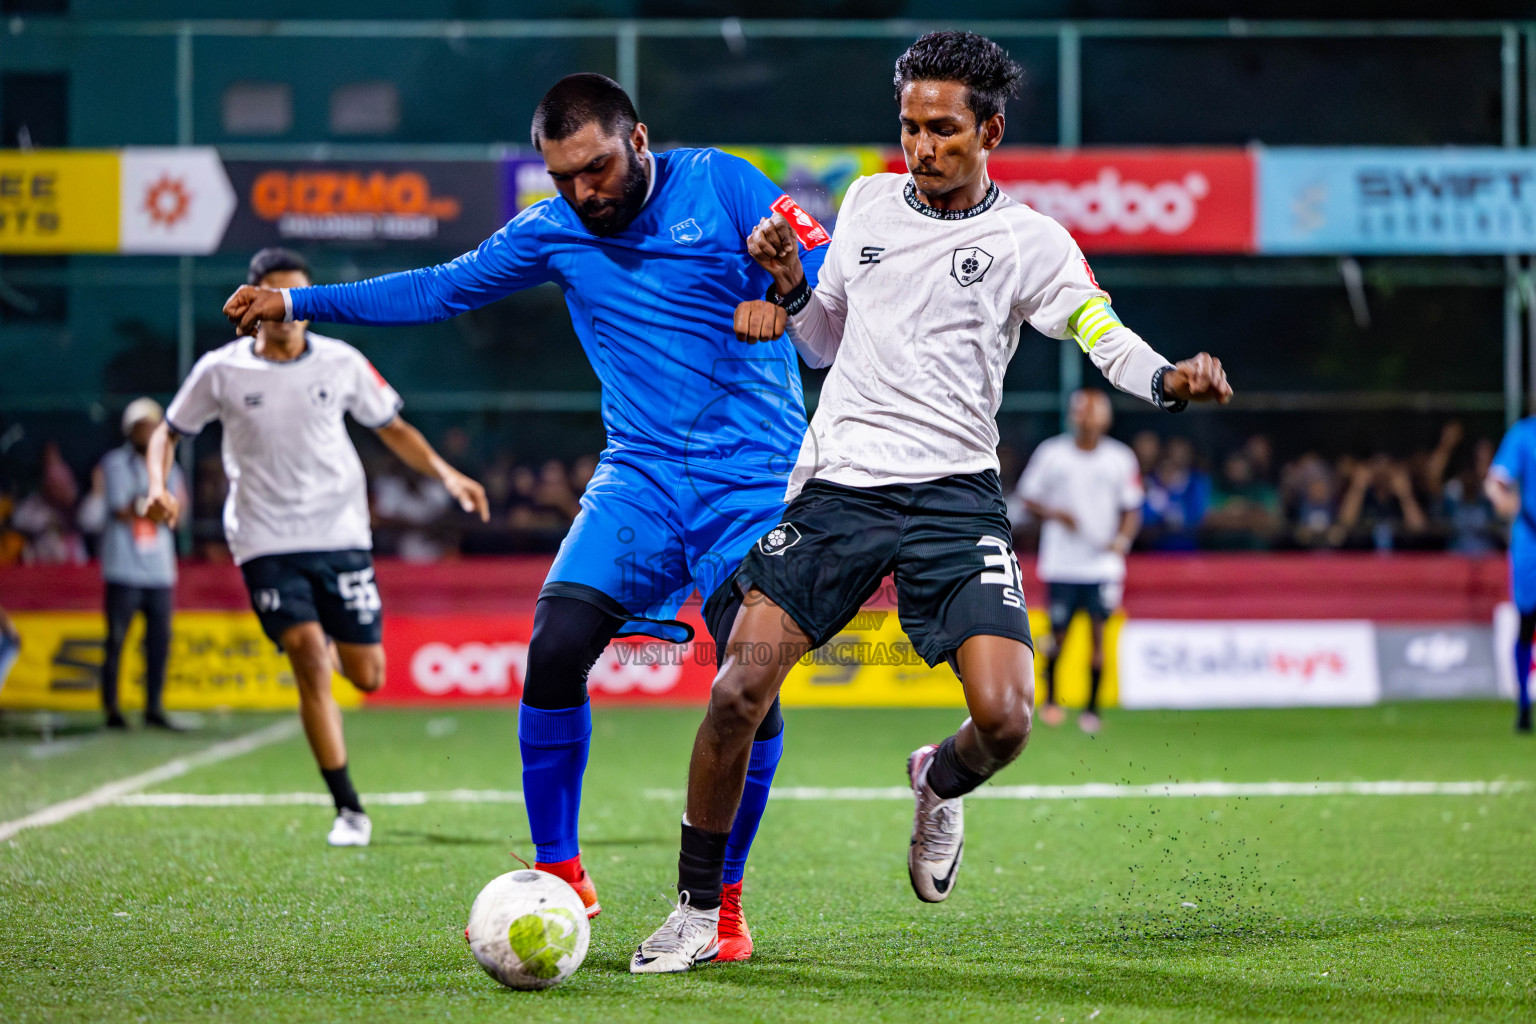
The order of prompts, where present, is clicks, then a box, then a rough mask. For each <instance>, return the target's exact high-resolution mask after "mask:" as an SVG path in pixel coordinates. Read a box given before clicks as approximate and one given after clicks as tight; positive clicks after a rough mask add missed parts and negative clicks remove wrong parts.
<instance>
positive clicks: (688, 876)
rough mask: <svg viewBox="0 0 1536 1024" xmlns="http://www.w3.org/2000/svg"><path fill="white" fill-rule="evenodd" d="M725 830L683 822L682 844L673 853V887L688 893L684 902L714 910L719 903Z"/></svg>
mask: <svg viewBox="0 0 1536 1024" xmlns="http://www.w3.org/2000/svg"><path fill="white" fill-rule="evenodd" d="M729 838H731V834H730V833H729V832H705V831H704V830H703V829H701V828H694V827H693V826H692V825H690V824H688V823H687V822H686V821H685V822H683V846H682V851H681V852H680V853H679V854H678V855H677V891H678V892H679V893H684V892H686V893H687V894H688V905H689V906H692V907H697V908H698V909H699V910H714V909H715V908H716V907H718V906H719V905H720V890H721V888H722V885H723V883H722V881H721V879H722V878H723V876H724V875H725V842H726V840H727V839H729Z"/></svg>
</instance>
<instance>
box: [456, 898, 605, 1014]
mask: <svg viewBox="0 0 1536 1024" xmlns="http://www.w3.org/2000/svg"><path fill="white" fill-rule="evenodd" d="M464 937H465V938H466V939H468V940H469V948H470V950H471V952H473V953H474V954H475V959H476V960H478V961H480V966H481V967H484V968H485V973H487V974H489V975H490V976H491V977H493V978H495V979H496V980H497V981H499V982H501V983H502V984H503V985H505V986H507V987H508V988H515V989H525V990H526V989H541V988H553V987H554V986H555V985H558V984H560V983H561V982H562V981H564V980H565V979H566V978H569V977H570V976H571V975H572V974H574V973H576V968H578V967H580V966H581V962H582V961H583V960H585V959H586V957H587V944H588V943H589V942H590V941H591V939H592V930H591V928H590V927H589V926H588V924H587V909H586V907H585V906H583V905H582V902H581V897H580V896H579V895H577V893H576V890H575V889H572V888H571V887H570V886H569V885H567V884H566V883H565V882H564V881H563V880H562V879H559V878H556V877H555V876H554V875H551V874H549V873H548V872H546V871H533V870H523V871H509V872H507V873H506V874H504V875H501V876H500V877H498V878H493V879H491V882H490V884H489V885H487V886H486V887H485V888H484V889H481V890H480V895H479V896H476V897H475V904H474V906H472V907H470V908H469V925H468V927H466V928H465V929H464Z"/></svg>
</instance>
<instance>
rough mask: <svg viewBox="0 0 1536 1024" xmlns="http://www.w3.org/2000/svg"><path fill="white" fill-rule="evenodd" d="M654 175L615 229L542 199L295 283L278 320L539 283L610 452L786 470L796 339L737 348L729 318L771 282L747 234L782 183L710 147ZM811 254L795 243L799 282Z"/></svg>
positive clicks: (416, 317)
mask: <svg viewBox="0 0 1536 1024" xmlns="http://www.w3.org/2000/svg"><path fill="white" fill-rule="evenodd" d="M653 173H654V180H653V182H652V185H651V191H650V195H649V198H648V199H647V200H646V204H645V206H644V207H643V208H642V210H641V212H640V215H639V216H638V217H637V218H636V219H635V221H634V223H632V224H631V225H630V226H629V227H627V228H626V229H625V230H624V231H622V232H620V233H619V234H617V235H614V236H612V237H609V238H601V237H598V236H596V235H594V234H592V233H591V232H590V231H588V230H587V229H586V228H585V227H583V226H582V223H581V221H580V220H579V219H578V218H577V216H576V212H575V211H574V210H572V209H571V207H570V204H568V203H567V202H566V201H565V200H564V199H562V198H560V197H558V196H556V197H553V198H550V199H546V200H543V201H542V202H538V203H535V204H534V205H533V206H530V207H529V208H528V209H526V210H524V211H523V212H522V213H520V214H518V215H517V217H515V218H514V219H513V220H511V221H510V222H509V223H508V224H507V225H506V227H504V228H502V229H501V230H500V231H498V232H496V234H494V235H492V236H491V237H490V238H488V239H486V240H485V241H484V242H483V243H481V245H480V247H479V248H478V249H475V250H474V251H473V252H467V253H465V254H464V255H462V256H460V257H459V258H458V259H456V260H454V261H452V262H451V263H444V264H441V265H439V266H435V267H426V268H423V269H420V270H411V271H406V272H404V273H399V274H387V275H384V276H382V277H375V278H370V279H369V280H366V281H359V282H356V283H355V284H333V285H318V286H315V287H311V288H295V289H293V290H292V291H291V292H290V293H289V297H290V300H291V302H292V304H293V317H294V319H296V320H321V321H329V322H332V323H354V324H419V323H433V322H436V321H440V320H446V319H448V318H449V317H452V316H457V315H458V314H460V313H463V312H465V311H466V310H470V309H475V308H478V307H480V306H484V305H486V304H487V303H490V302H494V301H495V300H497V299H499V298H502V297H503V296H505V295H508V294H510V293H512V292H515V291H518V290H519V289H523V288H529V287H532V286H533V285H537V284H542V283H544V282H546V281H553V282H554V283H556V284H558V285H559V286H560V288H561V289H562V290H563V291H564V293H565V302H566V305H567V306H568V307H569V308H570V311H571V323H572V324H573V325H574V327H575V328H576V335H577V337H579V338H580V339H581V346H582V348H583V349H585V350H586V353H587V358H588V359H589V360H591V363H592V368H593V369H594V370H595V371H596V372H597V376H598V379H599V380H600V381H601V382H602V409H603V425H604V426H605V427H606V428H607V431H608V445H609V451H610V452H613V451H616V450H620V451H628V452H635V453H639V454H642V455H652V456H661V457H665V458H672V459H680V460H685V461H694V460H697V461H707V462H710V463H713V464H714V468H716V469H725V470H726V471H727V473H728V475H732V476H740V477H744V478H757V477H760V476H762V475H763V474H765V473H767V474H770V475H773V476H779V477H786V476H787V475H788V473H789V469H790V467H791V466H792V465H793V464H794V460H795V457H796V454H797V453H798V451H799V449H800V443H801V440H802V439H803V437H804V435H805V427H806V423H805V405H804V398H803V395H802V393H801V387H800V372H799V363H798V361H797V358H796V355H795V350H794V348H793V346H792V345H791V344H790V342H789V340H788V338H786V337H780V338H778V339H776V340H774V341H772V342H768V343H766V344H757V345H747V344H744V343H742V342H740V341H737V340H736V336H735V333H734V331H733V329H732V319H733V315H734V313H735V309H736V306H737V304H739V303H741V302H743V301H746V300H749V299H761V298H763V296H764V294H765V293H766V292H767V289H768V286H769V284H771V283H772V279H771V277H770V276H769V275H768V273H767V272H766V271H764V270H763V269H762V268H761V267H759V266H758V265H757V263H756V262H755V261H754V260H753V259H752V257H751V256H750V255H748V254H747V247H746V239H747V236H748V235H749V234H751V232H752V229H753V227H755V226H756V224H757V222H758V221H759V220H760V219H761V218H763V217H765V216H768V215H769V214H770V210H769V206H770V204H772V203H773V201H774V200H775V199H777V198H778V197H779V196H780V195H782V194H783V190H782V189H780V188H779V187H778V186H776V185H774V184H773V182H771V181H769V180H768V178H767V177H766V176H764V175H763V174H762V172H760V171H758V170H757V168H755V167H753V166H752V165H751V164H749V163H747V162H746V161H745V160H742V159H740V158H738V157H734V156H730V155H729V154H726V153H722V152H720V151H719V150H715V149H674V150H671V151H669V152H665V153H658V154H656V156H655V164H654V172H653ZM826 250H827V247H826V246H820V247H818V248H816V249H814V250H811V251H809V252H803V253H802V254H801V256H802V260H803V262H804V264H805V269H806V274H807V276H808V277H809V278H810V283H811V284H812V286H814V285H815V283H816V272H817V270H818V269H819V268H820V266H821V261H822V258H823V257H824V256H825V254H826Z"/></svg>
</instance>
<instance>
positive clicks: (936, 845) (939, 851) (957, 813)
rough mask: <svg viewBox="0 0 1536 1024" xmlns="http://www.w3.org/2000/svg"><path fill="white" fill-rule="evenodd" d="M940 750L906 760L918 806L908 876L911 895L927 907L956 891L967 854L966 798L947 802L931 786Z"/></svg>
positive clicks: (928, 749) (932, 748)
mask: <svg viewBox="0 0 1536 1024" xmlns="http://www.w3.org/2000/svg"><path fill="white" fill-rule="evenodd" d="M938 750H939V748H938V747H936V746H934V745H932V744H929V745H928V746H926V747H919V748H918V749H917V750H914V751H913V752H912V756H911V757H909V758H907V777H908V778H909V779H910V780H911V781H912V796H913V797H914V798H915V800H916V803H917V808H916V814H915V815H914V816H913V819H912V844H911V846H909V847H908V848H907V874H908V875H909V876H910V877H911V879H912V891H913V892H915V893H917V898H918V899H920V900H922V901H923V902H924V903H942V902H943V901H944V900H946V899H947V898H948V897H949V894H950V893H951V892H952V891H954V887H955V875H956V873H958V872H959V870H960V858H961V855H962V854H963V853H964V852H965V808H964V805H963V802H962V801H963V798H962V797H958V796H957V797H953V798H951V799H949V800H945V799H943V798H942V797H940V796H939V795H938V794H937V793H935V792H934V791H933V790H932V789H931V788H930V787H929V785H928V769H929V768H930V767H931V766H932V764H933V755H934V754H936V753H938Z"/></svg>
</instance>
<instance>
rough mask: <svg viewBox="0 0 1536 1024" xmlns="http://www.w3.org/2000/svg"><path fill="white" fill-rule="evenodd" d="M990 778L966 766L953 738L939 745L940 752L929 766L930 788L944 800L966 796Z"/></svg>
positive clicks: (934, 756)
mask: <svg viewBox="0 0 1536 1024" xmlns="http://www.w3.org/2000/svg"><path fill="white" fill-rule="evenodd" d="M988 778H990V776H987V775H983V774H982V773H981V772H976V771H972V770H971V769H969V768H967V767H966V766H965V762H963V761H961V760H960V755H959V753H957V752H956V750H955V738H954V737H953V736H951V737H949V738H948V739H947V740H945V741H944V742H943V743H940V744H939V752H938V753H936V754H934V755H933V763H932V764H930V765H929V766H928V788H929V789H932V790H933V791H934V792H935V793H936V794H938V795H939V797H940V798H942V799H944V800H950V799H953V798H954V797H957V796H964V795H965V794H967V793H969V792H970V791H971V790H973V789H975V788H976V787H977V786H979V785H981V784H982V783H983V782H986V781H987V779H988Z"/></svg>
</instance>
